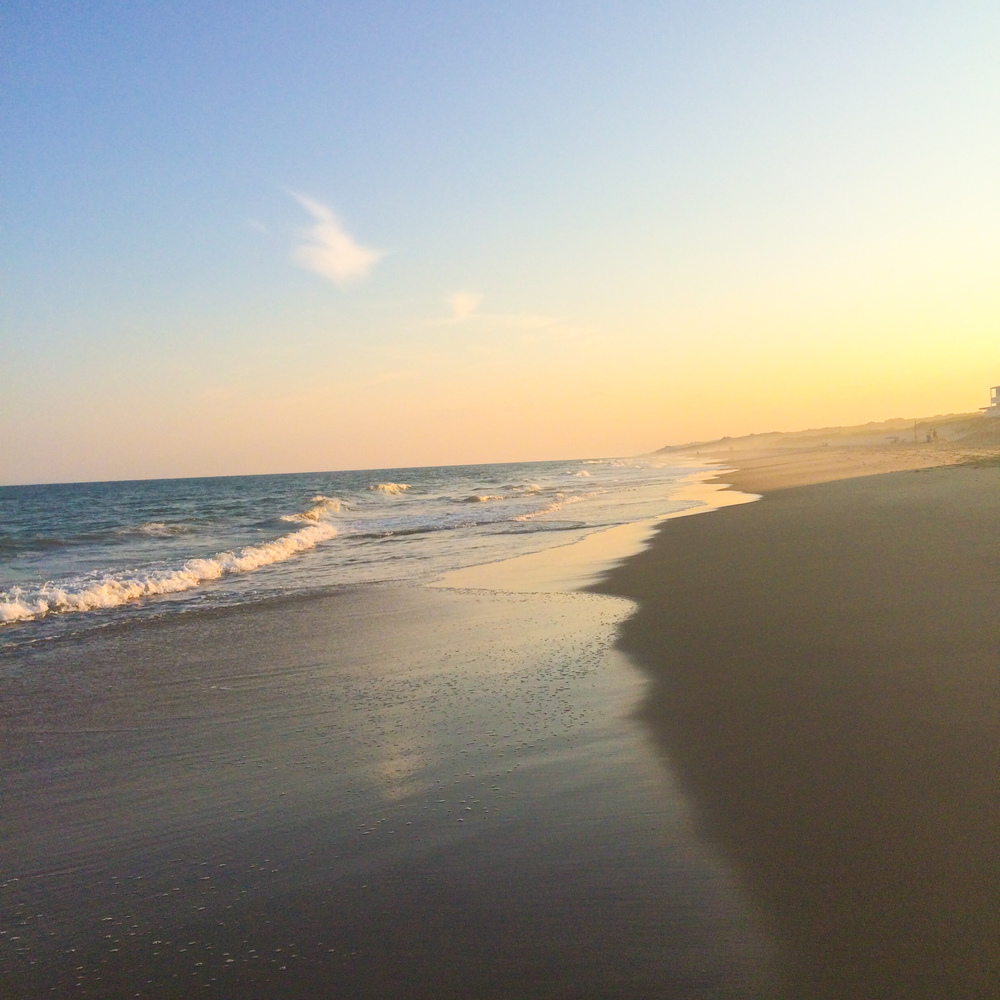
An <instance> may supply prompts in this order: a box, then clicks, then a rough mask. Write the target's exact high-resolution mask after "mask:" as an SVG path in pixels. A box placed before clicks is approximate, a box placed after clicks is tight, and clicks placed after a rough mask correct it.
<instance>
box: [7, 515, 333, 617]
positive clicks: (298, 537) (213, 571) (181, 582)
mask: <svg viewBox="0 0 1000 1000" xmlns="http://www.w3.org/2000/svg"><path fill="white" fill-rule="evenodd" d="M336 534H337V529H336V528H335V527H334V526H333V525H332V524H327V523H318V524H311V525H309V527H306V528H301V529H300V530H299V531H292V532H289V534H287V535H282V536H281V537H280V538H276V539H274V541H272V542H265V543H264V544H263V545H247V546H245V547H244V548H242V549H240V551H239V552H219V553H217V554H216V555H214V556H207V557H205V558H204V559H189V560H188V561H187V562H186V563H184V565H183V566H182V567H181V568H180V569H176V570H163V571H154V572H152V573H149V574H148V575H146V576H130V577H115V576H111V575H108V576H106V577H104V579H102V580H99V581H97V582H94V583H90V584H89V585H87V586H84V587H82V588H81V589H79V590H74V589H71V588H69V587H60V586H58V585H56V584H53V583H46V584H45V585H44V586H42V587H40V588H39V589H38V590H37V591H35V593H34V594H33V595H31V596H28V595H25V594H24V592H23V591H22V590H21V589H20V588H18V587H15V588H14V589H13V590H12V591H11V592H10V593H9V594H0V598H2V600H0V622H16V621H24V620H26V619H29V618H40V617H42V616H43V615H48V614H57V613H58V614H62V613H65V612H68V611H91V610H94V609H95V608H116V607H118V606H120V605H122V604H126V603H128V602H129V601H135V600H138V599H139V598H142V597H154V596H156V595H158V594H179V593H181V592H182V591H185V590H191V589H193V588H194V587H197V586H199V585H200V584H202V583H204V582H206V581H208V580H218V579H220V578H221V577H223V576H229V575H230V574H233V573H249V572H252V571H253V570H255V569H260V567H261V566H269V565H271V564H272V563H278V562H284V560H286V559H289V558H290V557H291V556H294V555H296V554H297V553H299V552H304V551H305V550H306V549H311V548H314V547H315V546H316V545H318V544H319V543H320V542H324V541H326V540H327V539H329V538H333V537H334V535H336Z"/></svg>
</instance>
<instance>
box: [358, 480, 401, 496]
mask: <svg viewBox="0 0 1000 1000" xmlns="http://www.w3.org/2000/svg"><path fill="white" fill-rule="evenodd" d="M409 488H410V484H409V483H372V484H371V485H370V486H369V487H368V489H370V490H373V491H374V490H377V491H379V492H381V493H389V494H391V495H392V496H399V494H400V493H403V492H405V491H406V490H408V489H409Z"/></svg>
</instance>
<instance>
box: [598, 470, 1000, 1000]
mask: <svg viewBox="0 0 1000 1000" xmlns="http://www.w3.org/2000/svg"><path fill="white" fill-rule="evenodd" d="M764 464H766V463H764ZM788 465H789V466H791V463H788ZM792 471H793V472H795V471H796V470H795V469H794V468H792ZM811 471H812V470H811V469H810V466H809V464H808V463H805V464H802V465H800V466H799V467H798V470H797V475H798V477H799V479H800V480H806V481H808V480H809V478H810V476H811ZM769 476H772V478H771V479H770V480H769V478H768V477H769ZM723 478H725V479H729V478H730V477H729V476H724V477H723ZM732 478H733V479H735V480H736V481H737V482H739V483H740V485H741V486H743V487H744V488H749V489H754V488H757V489H762V490H764V489H767V487H768V484H769V482H773V481H774V480H773V469H767V470H766V474H762V475H759V476H755V475H754V471H753V470H752V469H750V470H746V471H744V472H743V473H742V474H741V475H739V476H734V477H732ZM788 478H789V477H788V476H786V477H785V478H784V480H783V481H787V480H788ZM827 478H835V476H829V477H827ZM601 589H602V590H603V591H604V592H607V593H614V594H619V595H624V596H628V597H630V598H631V599H633V600H635V601H637V602H638V603H639V606H640V610H639V611H638V613H637V614H636V615H634V616H633V617H631V618H630V619H629V620H628V621H627V622H626V623H625V624H624V625H623V627H622V634H621V640H620V642H621V646H622V648H623V649H625V650H626V651H628V653H629V654H630V655H631V656H632V657H634V658H635V659H636V660H637V661H638V662H640V663H641V664H642V665H643V666H644V668H645V669H646V670H647V672H648V674H649V676H650V678H651V680H652V687H651V688H650V690H649V692H648V693H647V695H646V697H645V699H644V701H643V707H642V710H641V714H642V717H643V719H644V720H645V721H646V723H647V724H648V725H649V727H650V729H651V731H652V732H654V733H655V734H656V739H657V741H658V744H659V746H660V747H661V748H662V751H663V753H664V755H665V757H666V758H667V759H668V760H669V761H670V762H671V765H672V767H673V768H674V771H675V773H676V774H677V775H678V780H679V781H680V783H681V784H682V787H683V788H684V791H685V792H686V794H687V795H688V796H689V798H690V800H691V802H692V803H693V807H694V810H695V813H696V815H697V817H698V824H699V830H700V831H701V833H702V834H703V835H704V836H705V837H706V838H707V839H708V840H709V842H711V843H712V844H714V845H715V846H716V847H717V848H718V850H719V852H720V854H721V855H722V856H723V857H725V858H727V859H729V860H730V861H731V862H732V863H733V865H734V866H735V867H736V869H737V872H738V877H739V878H740V879H741V880H742V882H743V885H744V886H745V888H746V891H747V892H748V894H749V896H750V898H751V900H752V901H753V905H754V906H755V907H756V908H757V911H758V913H759V914H760V916H761V919H762V920H763V921H764V923H765V924H766V925H767V926H768V927H769V928H770V929H771V931H772V932H773V934H774V936H775V938H776V939H777V940H778V941H780V942H781V947H782V949H783V958H782V963H783V966H784V972H785V975H786V977H787V978H786V982H785V989H784V992H783V995H785V996H788V997H810V998H824V1000H826V998H829V1000H834V998H837V1000H849V998H850V1000H858V998H872V1000H874V998H879V1000H885V998H896V997H898V998H900V1000H903V998H907V1000H914V998H923V997H926V998H928V1000H930V998H941V997H949V998H958V997H963V998H973V997H975V998H988V997H997V996H1000V986H998V983H1000V916H998V914H1000V888H998V887H1000V866H998V859H1000V848H998V844H1000V802H998V795H997V789H998V784H997V775H998V773H1000V770H998V766H1000V752H998V750H1000V684H998V673H997V670H998V646H997V636H998V631H997V607H998V598H1000V476H998V471H997V468H996V465H995V462H994V464H993V466H992V467H989V466H987V467H981V468H976V467H971V466H960V465H956V466H952V467H948V468H937V469H926V470H922V471H907V472H898V473H892V474H887V475H875V476H864V477H863V478H850V479H841V480H840V481H835V482H826V483H823V484H821V485H808V486H800V487H796V488H785V489H777V490H774V491H773V492H766V494H765V496H764V498H763V500H762V501H761V502H759V503H756V504H749V505H742V506H735V507H732V508H730V509H727V510H725V511H722V512H718V513H714V514H711V515H709V516H705V517H694V518H684V519H680V520H676V521H673V522H670V523H668V524H665V525H663V526H662V527H661V528H660V529H659V531H658V535H657V538H656V539H655V541H654V543H653V545H652V546H651V547H650V548H649V549H648V550H647V551H646V552H644V553H642V554H641V555H639V556H636V557H635V558H633V559H632V560H630V561H629V562H628V563H627V564H625V565H623V566H622V567H620V568H619V569H618V570H616V571H615V572H613V573H612V574H611V575H610V577H609V578H608V579H607V580H606V581H605V583H604V584H603V585H602V587H601Z"/></svg>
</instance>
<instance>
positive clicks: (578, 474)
mask: <svg viewBox="0 0 1000 1000" xmlns="http://www.w3.org/2000/svg"><path fill="white" fill-rule="evenodd" d="M574 475H576V476H581V477H584V478H586V479H589V478H590V473H589V472H588V471H587V470H586V469H581V470H580V471H579V472H576V473H574Z"/></svg>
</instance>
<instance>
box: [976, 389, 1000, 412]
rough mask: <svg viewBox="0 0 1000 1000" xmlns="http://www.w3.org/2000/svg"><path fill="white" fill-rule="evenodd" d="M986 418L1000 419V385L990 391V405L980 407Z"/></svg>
mask: <svg viewBox="0 0 1000 1000" xmlns="http://www.w3.org/2000/svg"><path fill="white" fill-rule="evenodd" d="M980 409H981V410H982V412H983V416H984V417H1000V385H995V386H993V388H992V389H990V405H989V406H983V407H980Z"/></svg>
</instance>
